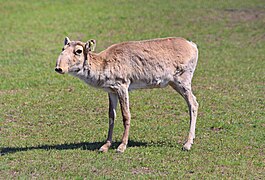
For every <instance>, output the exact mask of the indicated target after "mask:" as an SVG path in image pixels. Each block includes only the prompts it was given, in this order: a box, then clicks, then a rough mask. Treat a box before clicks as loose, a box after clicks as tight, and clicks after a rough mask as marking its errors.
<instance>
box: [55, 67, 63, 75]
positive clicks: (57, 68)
mask: <svg viewBox="0 0 265 180" xmlns="http://www.w3.org/2000/svg"><path fill="white" fill-rule="evenodd" d="M55 71H56V72H58V73H60V74H63V69H62V68H59V67H56V68H55Z"/></svg>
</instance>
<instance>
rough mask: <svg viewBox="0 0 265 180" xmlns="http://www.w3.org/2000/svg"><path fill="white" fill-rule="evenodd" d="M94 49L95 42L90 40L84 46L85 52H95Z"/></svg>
mask: <svg viewBox="0 0 265 180" xmlns="http://www.w3.org/2000/svg"><path fill="white" fill-rule="evenodd" d="M95 48H96V40H94V39H91V40H89V41H87V42H86V45H85V49H86V52H89V51H95Z"/></svg>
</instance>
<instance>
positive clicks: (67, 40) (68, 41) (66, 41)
mask: <svg viewBox="0 0 265 180" xmlns="http://www.w3.org/2000/svg"><path fill="white" fill-rule="evenodd" d="M70 42H71V41H70V39H69V38H68V37H65V39H64V45H66V44H68V43H70Z"/></svg>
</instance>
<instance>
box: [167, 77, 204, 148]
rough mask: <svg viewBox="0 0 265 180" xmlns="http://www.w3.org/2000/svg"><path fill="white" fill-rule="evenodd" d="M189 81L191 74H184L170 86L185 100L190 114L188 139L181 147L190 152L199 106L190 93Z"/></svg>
mask: <svg viewBox="0 0 265 180" xmlns="http://www.w3.org/2000/svg"><path fill="white" fill-rule="evenodd" d="M191 79H192V74H191V73H188V72H184V73H183V74H182V75H180V76H178V77H176V78H175V80H174V82H171V83H170V85H171V86H172V87H173V88H174V89H175V90H176V91H177V92H178V93H179V94H181V96H182V97H183V98H184V99H185V101H186V102H187V105H188V107H189V114H190V130H189V135H188V138H187V140H186V142H185V144H184V146H183V149H184V150H190V149H191V145H192V144H193V139H194V138H195V127H196V119H197V112H198V107H199V104H198V102H197V101H196V97H195V96H194V95H193V93H192V91H191Z"/></svg>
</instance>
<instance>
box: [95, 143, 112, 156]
mask: <svg viewBox="0 0 265 180" xmlns="http://www.w3.org/2000/svg"><path fill="white" fill-rule="evenodd" d="M110 146H111V143H109V142H107V143H106V144H104V145H103V146H101V148H100V149H99V150H98V151H99V152H103V153H105V152H108V150H109V147H110Z"/></svg>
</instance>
